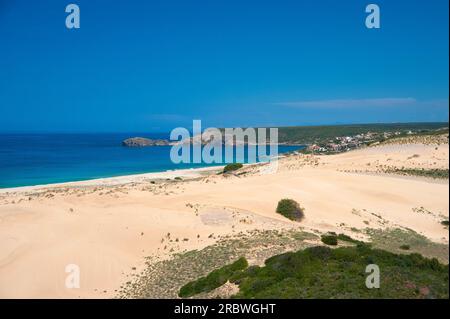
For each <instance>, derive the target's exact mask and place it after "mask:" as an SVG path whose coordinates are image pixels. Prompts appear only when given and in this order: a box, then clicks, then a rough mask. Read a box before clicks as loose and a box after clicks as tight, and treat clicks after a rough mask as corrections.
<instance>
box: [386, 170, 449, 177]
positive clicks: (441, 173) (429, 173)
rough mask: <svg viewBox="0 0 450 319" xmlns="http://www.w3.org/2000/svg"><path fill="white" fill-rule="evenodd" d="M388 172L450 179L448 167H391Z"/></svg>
mask: <svg viewBox="0 0 450 319" xmlns="http://www.w3.org/2000/svg"><path fill="white" fill-rule="evenodd" d="M386 173H390V174H399V175H405V176H422V177H430V178H439V179H448V176H449V173H448V169H439V168H434V169H424V168H390V169H388V170H386Z"/></svg>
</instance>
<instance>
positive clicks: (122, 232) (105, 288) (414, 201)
mask: <svg viewBox="0 0 450 319" xmlns="http://www.w3.org/2000/svg"><path fill="white" fill-rule="evenodd" d="M448 163H449V145H448V139H447V138H445V139H442V140H440V141H437V142H436V141H431V142H424V141H421V140H414V141H403V140H399V141H397V142H395V143H386V144H381V145H377V146H374V147H368V148H363V149H358V150H355V151H351V152H346V153H341V154H337V155H322V156H316V155H304V154H294V155H290V156H287V157H284V158H281V159H280V160H279V167H278V170H277V171H276V172H274V173H271V174H267V173H264V172H265V171H264V168H265V165H264V164H262V165H249V166H246V167H244V169H242V171H241V172H240V174H230V175H227V176H224V175H220V174H217V173H218V172H219V171H220V167H209V168H203V169H196V170H180V171H170V172H163V173H149V174H140V175H132V176H123V177H114V178H105V179H99V180H91V181H85V182H73V183H63V184H56V185H42V186H33V187H22V188H14V189H2V190H0V298H111V297H115V296H116V295H117V292H118V290H119V289H120V286H121V285H123V284H124V283H125V282H127V281H128V280H130V278H132V277H133V276H134V274H136V273H138V272H139V271H140V270H142V269H143V268H144V267H145V257H147V256H154V257H157V258H159V259H165V258H170V256H171V255H172V254H174V253H176V252H183V251H189V250H193V249H201V248H203V247H206V246H208V245H211V244H213V243H215V242H216V241H217V240H219V239H220V238H222V237H224V236H233V235H235V234H238V233H240V232H242V233H245V232H249V231H252V230H255V229H257V230H264V229H267V230H282V229H286V230H289V229H305V230H308V231H312V232H316V233H323V232H327V231H335V232H340V233H346V234H349V235H351V236H352V237H355V238H360V239H364V238H365V237H364V235H363V234H361V233H359V232H358V231H357V230H359V229H364V228H367V227H370V228H374V229H384V228H389V227H397V228H407V229H411V230H413V231H415V232H417V233H418V234H421V235H423V236H425V237H427V238H428V239H430V240H431V241H433V242H436V243H442V244H446V245H448V241H449V233H448V229H446V228H444V227H443V226H442V225H441V224H440V222H441V221H442V220H448V218H449V197H448V192H449V181H448V179H444V180H442V179H436V180H435V179H430V178H424V177H410V176H399V175H395V174H389V173H386V169H388V168H426V169H430V168H440V169H448V165H449V164H448ZM176 177H177V178H176ZM282 198H292V199H295V200H296V201H298V202H299V203H300V204H301V206H302V207H303V208H304V210H305V216H306V217H305V219H304V220H303V221H302V222H300V223H298V222H293V221H290V220H288V219H286V218H284V217H282V216H281V215H278V214H276V213H275V209H276V205H277V203H278V201H279V200H280V199H282ZM169 239H170V240H169ZM69 264H76V265H78V266H79V267H80V274H81V284H80V288H77V289H69V288H66V286H65V280H66V277H67V273H66V272H65V267H66V266H67V265H69ZM161 280H164V278H161Z"/></svg>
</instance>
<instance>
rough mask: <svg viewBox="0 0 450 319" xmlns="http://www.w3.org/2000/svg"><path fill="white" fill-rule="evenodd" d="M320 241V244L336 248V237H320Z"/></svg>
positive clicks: (330, 235)
mask: <svg viewBox="0 0 450 319" xmlns="http://www.w3.org/2000/svg"><path fill="white" fill-rule="evenodd" d="M320 240H321V241H322V243H324V244H326V245H329V246H336V245H337V244H338V239H337V236H336V235H333V234H327V235H322V237H320Z"/></svg>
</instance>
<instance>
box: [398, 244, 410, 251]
mask: <svg viewBox="0 0 450 319" xmlns="http://www.w3.org/2000/svg"><path fill="white" fill-rule="evenodd" d="M409 248H410V247H409V245H401V246H400V249H403V250H409Z"/></svg>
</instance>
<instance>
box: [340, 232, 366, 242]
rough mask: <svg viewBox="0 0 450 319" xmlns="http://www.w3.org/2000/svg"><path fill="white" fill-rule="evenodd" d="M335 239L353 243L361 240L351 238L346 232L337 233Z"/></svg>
mask: <svg viewBox="0 0 450 319" xmlns="http://www.w3.org/2000/svg"><path fill="white" fill-rule="evenodd" d="M337 239H339V240H342V241H346V242H348V243H353V244H358V243H360V242H361V241H359V240H356V239H353V238H351V237H350V236H348V235H346V234H339V235H337Z"/></svg>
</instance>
